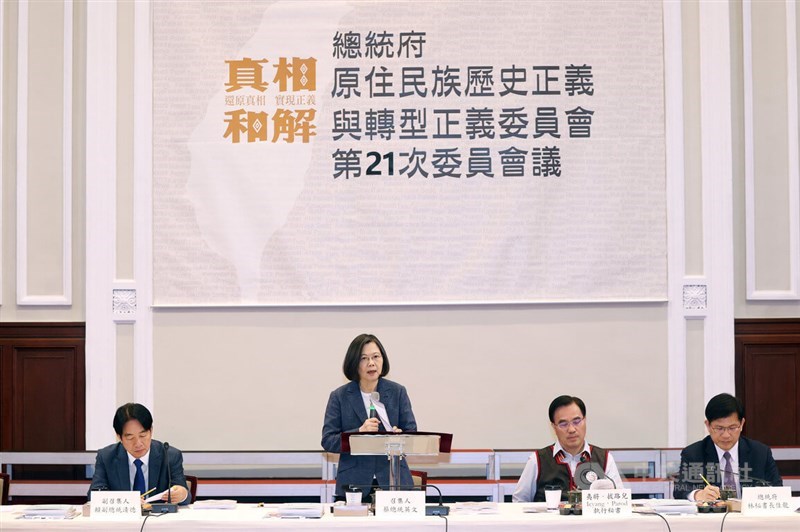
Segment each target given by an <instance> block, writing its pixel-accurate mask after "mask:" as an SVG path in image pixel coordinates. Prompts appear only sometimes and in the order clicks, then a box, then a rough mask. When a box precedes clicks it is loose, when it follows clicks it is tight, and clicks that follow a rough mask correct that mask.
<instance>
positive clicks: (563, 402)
mask: <svg viewBox="0 0 800 532" xmlns="http://www.w3.org/2000/svg"><path fill="white" fill-rule="evenodd" d="M572 404H575V405H578V408H580V409H581V415H583V417H586V405H585V404H583V401H581V398H580V397H574V396H572V395H559V396H558V397H556V398H555V399H553V402H552V403H550V409H549V410H548V412H549V414H550V423H555V419H554V416H555V415H556V410H558V409H559V408H561V407H562V406H569V405H572Z"/></svg>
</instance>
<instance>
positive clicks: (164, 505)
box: [150, 442, 178, 514]
mask: <svg viewBox="0 0 800 532" xmlns="http://www.w3.org/2000/svg"><path fill="white" fill-rule="evenodd" d="M165 464H166V467H167V502H158V503H153V504H152V505H151V510H150V512H151V513H154V514H174V513H176V512H177V511H178V505H177V504H173V503H172V468H171V467H170V466H169V443H167V442H164V463H162V464H161V466H162V467H164V465H165ZM158 478H161V475H160V474H159V475H158Z"/></svg>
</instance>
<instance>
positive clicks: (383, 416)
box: [361, 392, 392, 432]
mask: <svg viewBox="0 0 800 532" xmlns="http://www.w3.org/2000/svg"><path fill="white" fill-rule="evenodd" d="M361 399H363V400H364V408H366V409H367V415H369V405H370V404H374V405H375V410H376V411H377V412H378V419H380V420H381V424H382V425H383V430H385V431H387V432H392V424H391V423H389V414H387V413H386V406H384V404H383V403H381V402H380V401H373V400H372V394H371V393H366V392H361ZM378 430H381V429H380V428H378Z"/></svg>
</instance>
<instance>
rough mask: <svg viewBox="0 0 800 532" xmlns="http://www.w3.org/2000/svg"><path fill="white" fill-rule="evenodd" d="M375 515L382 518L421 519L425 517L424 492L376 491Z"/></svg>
mask: <svg viewBox="0 0 800 532" xmlns="http://www.w3.org/2000/svg"><path fill="white" fill-rule="evenodd" d="M375 517H381V518H383V519H422V518H424V517H425V492H424V491H383V490H381V491H376V492H375Z"/></svg>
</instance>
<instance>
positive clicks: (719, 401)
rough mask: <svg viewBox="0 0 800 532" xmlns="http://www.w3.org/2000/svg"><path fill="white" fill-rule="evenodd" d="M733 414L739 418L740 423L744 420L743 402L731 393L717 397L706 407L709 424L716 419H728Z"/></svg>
mask: <svg viewBox="0 0 800 532" xmlns="http://www.w3.org/2000/svg"><path fill="white" fill-rule="evenodd" d="M731 414H736V415H737V416H739V421H741V420H743V419H744V406H742V402H741V401H740V400H739V399H737V398H736V397H734V396H732V395H731V394H729V393H721V394H719V395H715V396H714V397H712V398H711V399H710V400H709V401H708V404H707V405H706V419H707V420H708V422H709V423H711V422H712V421H714V420H716V419H722V418H724V417H728V416H730V415H731Z"/></svg>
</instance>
